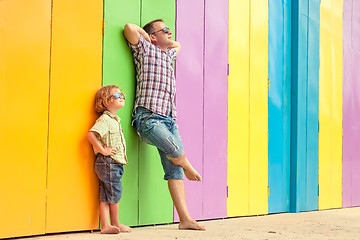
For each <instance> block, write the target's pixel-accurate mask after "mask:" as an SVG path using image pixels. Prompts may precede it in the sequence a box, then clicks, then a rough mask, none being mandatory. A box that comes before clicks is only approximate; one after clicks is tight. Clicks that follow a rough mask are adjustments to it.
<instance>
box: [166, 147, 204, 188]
mask: <svg viewBox="0 0 360 240" xmlns="http://www.w3.org/2000/svg"><path fill="white" fill-rule="evenodd" d="M167 158H168V159H169V160H170V161H172V162H173V163H174V164H175V165H178V166H181V167H182V168H183V169H184V173H185V176H186V178H187V179H189V180H190V181H201V180H202V178H201V176H200V174H199V173H198V172H197V171H196V170H195V168H193V166H192V165H191V164H190V162H189V160H187V158H186V157H185V153H184V154H183V155H181V156H180V157H178V158H170V157H167Z"/></svg>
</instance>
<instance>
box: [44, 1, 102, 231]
mask: <svg viewBox="0 0 360 240" xmlns="http://www.w3.org/2000/svg"><path fill="white" fill-rule="evenodd" d="M102 16H103V3H102V1H84V0H81V1H71V0H54V1H53V17H52V41H51V46H52V47H51V73H50V113H49V152H48V154H49V157H48V185H47V217H46V232H47V233H50V232H62V231H77V230H88V229H97V228H98V227H99V224H98V187H97V186H98V181H97V178H96V176H95V174H94V172H93V161H94V157H93V152H92V149H91V146H90V144H89V142H88V140H87V138H86V134H87V132H88V130H89V129H90V127H91V126H92V124H93V123H94V120H95V119H96V117H97V116H96V115H95V111H94V106H93V101H94V96H95V92H96V90H97V89H98V88H99V87H100V86H101V66H102V59H101V56H102ZM69 216H71V217H69Z"/></svg>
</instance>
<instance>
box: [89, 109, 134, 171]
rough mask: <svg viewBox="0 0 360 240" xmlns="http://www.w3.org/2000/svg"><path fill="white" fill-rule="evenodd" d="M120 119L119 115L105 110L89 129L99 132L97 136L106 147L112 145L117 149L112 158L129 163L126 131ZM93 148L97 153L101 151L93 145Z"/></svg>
mask: <svg viewBox="0 0 360 240" xmlns="http://www.w3.org/2000/svg"><path fill="white" fill-rule="evenodd" d="M120 120H121V119H120V117H118V116H117V115H113V114H112V113H110V112H109V111H105V112H104V113H103V114H102V115H101V116H100V117H99V118H98V119H97V120H96V122H95V124H94V126H93V127H92V128H91V129H90V130H89V131H92V132H97V133H98V134H96V137H97V139H98V140H99V141H100V143H101V145H102V146H103V147H104V148H106V147H110V146H112V147H113V148H115V149H116V154H114V155H113V156H110V157H111V158H113V159H114V160H115V161H117V162H119V163H121V164H124V165H127V163H128V162H127V158H126V144H125V138H124V131H123V130H122V128H121V125H120ZM93 149H94V152H95V154H98V153H99V151H98V150H97V149H96V148H94V147H93Z"/></svg>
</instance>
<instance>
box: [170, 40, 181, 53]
mask: <svg viewBox="0 0 360 240" xmlns="http://www.w3.org/2000/svg"><path fill="white" fill-rule="evenodd" d="M170 48H175V50H176V55H178V54H179V51H180V49H181V45H180V43H179V42H177V41H173V44H172V45H171V46H170Z"/></svg>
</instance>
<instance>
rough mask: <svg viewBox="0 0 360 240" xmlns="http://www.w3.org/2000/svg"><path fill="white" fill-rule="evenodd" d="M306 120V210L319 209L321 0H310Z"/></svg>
mask: <svg viewBox="0 0 360 240" xmlns="http://www.w3.org/2000/svg"><path fill="white" fill-rule="evenodd" d="M308 4H309V10H308V11H309V13H308V16H309V17H308V61H307V65H308V73H307V74H308V75H307V80H306V81H307V93H306V94H307V106H306V114H307V122H306V129H307V133H306V153H307V160H306V161H307V162H306V168H307V171H306V182H305V184H306V210H308V211H309V210H317V209H318V187H319V185H318V171H319V167H318V142H319V137H318V126H319V31H320V30H319V24H320V0H309V3H308Z"/></svg>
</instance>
